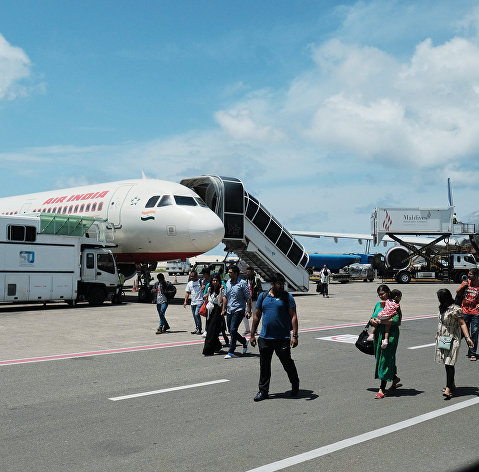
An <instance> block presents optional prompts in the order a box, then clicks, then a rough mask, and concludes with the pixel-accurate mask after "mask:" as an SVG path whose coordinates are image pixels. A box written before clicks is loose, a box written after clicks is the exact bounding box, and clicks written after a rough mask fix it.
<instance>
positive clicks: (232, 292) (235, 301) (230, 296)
mask: <svg viewBox="0 0 479 472" xmlns="http://www.w3.org/2000/svg"><path fill="white" fill-rule="evenodd" d="M228 275H229V277H230V279H229V280H228V282H226V290H225V291H224V293H223V310H222V313H221V314H222V315H223V316H224V315H225V314H226V319H227V324H228V329H229V332H230V335H231V341H230V348H229V351H228V354H226V356H225V359H232V358H233V357H236V356H235V354H234V352H235V349H236V341H237V340H238V341H239V342H240V343H241V344H242V345H243V354H246V352H247V350H248V340H247V339H246V338H244V337H243V336H241V334H239V333H238V327H239V325H240V324H241V321H242V319H243V318H244V316H245V311H246V316H247V317H248V318H251V295H250V293H249V288H248V284H247V283H246V282H245V281H244V280H242V279H240V278H239V269H238V266H236V265H231V266H230V267H229V268H228ZM246 305H247V306H248V309H247V310H246Z"/></svg>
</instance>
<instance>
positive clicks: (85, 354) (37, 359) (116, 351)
mask: <svg viewBox="0 0 479 472" xmlns="http://www.w3.org/2000/svg"><path fill="white" fill-rule="evenodd" d="M203 342H204V340H203V339H201V340H198V341H181V342H176V343H165V344H152V345H149V346H135V347H124V348H119V349H105V350H102V351H89V352H76V353H72V354H57V355H53V356H42V357H30V358H26V359H12V360H7V361H0V366H2V365H15V364H28V363H31V362H45V361H58V360H62V359H72V358H75V357H93V356H104V355H107V354H120V353H122V352H136V351H146V350H150V349H165V348H168V347H176V346H188V345H190V344H202V343H203Z"/></svg>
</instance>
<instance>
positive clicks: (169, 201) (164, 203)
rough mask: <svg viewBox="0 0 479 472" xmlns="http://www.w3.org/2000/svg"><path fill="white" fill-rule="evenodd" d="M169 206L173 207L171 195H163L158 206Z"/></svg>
mask: <svg viewBox="0 0 479 472" xmlns="http://www.w3.org/2000/svg"><path fill="white" fill-rule="evenodd" d="M168 205H173V199H172V198H171V195H163V196H162V197H161V200H160V201H159V203H158V205H157V206H159V207H165V206H168Z"/></svg>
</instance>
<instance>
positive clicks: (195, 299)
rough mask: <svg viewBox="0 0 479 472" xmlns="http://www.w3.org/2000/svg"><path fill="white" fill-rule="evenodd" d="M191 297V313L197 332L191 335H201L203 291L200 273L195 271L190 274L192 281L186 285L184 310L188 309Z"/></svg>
mask: <svg viewBox="0 0 479 472" xmlns="http://www.w3.org/2000/svg"><path fill="white" fill-rule="evenodd" d="M190 296H191V312H192V313H193V319H194V320H195V326H196V328H195V330H194V331H192V332H191V334H201V316H200V314H199V311H200V307H201V305H202V304H203V290H202V289H201V284H200V282H199V280H198V273H197V272H196V271H195V270H192V271H191V272H190V281H189V282H188V283H187V284H186V293H185V301H184V303H183V308H186V305H187V303H188V298H189V297H190Z"/></svg>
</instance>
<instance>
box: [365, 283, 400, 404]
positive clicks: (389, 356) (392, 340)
mask: <svg viewBox="0 0 479 472" xmlns="http://www.w3.org/2000/svg"><path fill="white" fill-rule="evenodd" d="M377 292H378V297H379V299H380V300H381V301H379V302H378V303H376V306H375V307H374V311H373V314H372V316H371V319H370V320H369V324H370V325H371V326H376V327H377V329H376V333H375V338H374V352H375V355H376V368H375V370H374V378H375V379H380V380H381V385H380V387H379V391H378V393H376V396H375V397H374V398H384V392H385V390H386V384H387V382H388V381H389V382H392V385H391V390H394V389H396V388H399V387H402V384H400V383H399V382H400V380H401V379H400V378H399V377H398V376H397V367H396V351H397V347H398V342H399V326H400V325H401V319H402V313H401V308H398V311H397V312H396V314H395V315H394V316H393V317H392V318H391V327H390V328H389V343H388V345H387V347H386V349H381V344H382V341H383V339H384V333H385V329H384V324H382V322H381V319H380V318H379V317H378V314H379V313H380V312H381V311H382V310H383V309H384V307H385V306H386V300H387V299H388V298H389V293H390V292H391V290H390V288H389V287H388V286H387V285H380V286H379V287H378V289H377Z"/></svg>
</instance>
